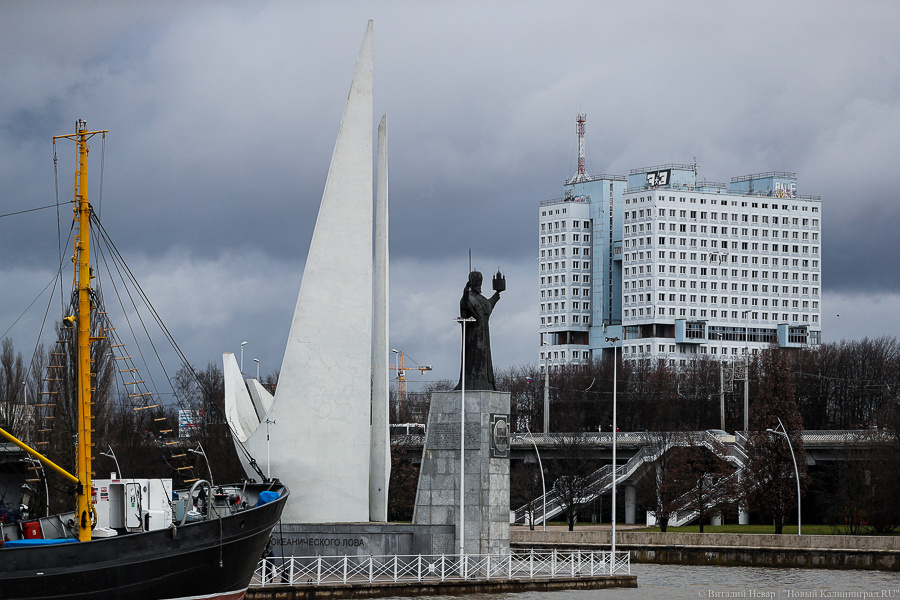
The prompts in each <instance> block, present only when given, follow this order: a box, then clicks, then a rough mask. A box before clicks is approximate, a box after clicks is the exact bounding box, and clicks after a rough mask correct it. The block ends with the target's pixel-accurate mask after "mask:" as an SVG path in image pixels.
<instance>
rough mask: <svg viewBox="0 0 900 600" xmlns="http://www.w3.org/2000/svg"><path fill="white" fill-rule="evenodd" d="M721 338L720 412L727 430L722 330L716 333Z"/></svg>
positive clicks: (723, 426) (723, 428)
mask: <svg viewBox="0 0 900 600" xmlns="http://www.w3.org/2000/svg"><path fill="white" fill-rule="evenodd" d="M716 335H717V336H718V338H719V413H720V414H721V419H720V420H721V427H720V429H721V430H722V431H725V363H724V362H723V359H722V354H724V353H725V346H724V345H723V344H722V332H721V331H720V332H719V333H717V334H716Z"/></svg>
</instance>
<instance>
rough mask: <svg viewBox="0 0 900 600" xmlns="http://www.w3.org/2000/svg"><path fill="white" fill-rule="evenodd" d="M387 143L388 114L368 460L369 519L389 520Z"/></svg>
mask: <svg viewBox="0 0 900 600" xmlns="http://www.w3.org/2000/svg"><path fill="white" fill-rule="evenodd" d="M387 146H388V144H387V115H385V116H383V117H381V124H380V125H378V160H377V161H376V163H377V170H376V173H377V174H376V176H375V289H374V294H375V313H374V314H375V329H374V332H373V336H374V342H373V345H372V353H373V356H372V449H371V456H370V459H369V465H370V467H369V520H371V521H379V522H387V516H388V515H387V500H388V484H389V481H390V477H391V441H390V431H389V426H390V425H389V424H390V413H389V410H390V408H389V407H390V403H389V396H390V374H389V373H388V356H390V342H389V338H388V331H389V330H390V328H389V327H388V325H389V323H390V320H389V308H390V307H389V298H390V294H389V258H390V252H389V245H388V238H389V236H388V151H387Z"/></svg>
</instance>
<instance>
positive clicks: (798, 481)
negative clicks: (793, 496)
mask: <svg viewBox="0 0 900 600" xmlns="http://www.w3.org/2000/svg"><path fill="white" fill-rule="evenodd" d="M779 427H780V428H781V431H778V428H779ZM766 431H768V432H769V433H777V434H778V435H783V436H784V439H786V440H787V443H788V448H789V449H790V451H791V460H793V461H794V476H795V477H796V478H797V535H800V470H799V469H798V468H797V457H796V456H794V446H793V445H792V444H791V438H790V436H789V435H788V434H787V430H786V429H785V428H784V423H782V422H781V419H778V427H776V428H775V429H766Z"/></svg>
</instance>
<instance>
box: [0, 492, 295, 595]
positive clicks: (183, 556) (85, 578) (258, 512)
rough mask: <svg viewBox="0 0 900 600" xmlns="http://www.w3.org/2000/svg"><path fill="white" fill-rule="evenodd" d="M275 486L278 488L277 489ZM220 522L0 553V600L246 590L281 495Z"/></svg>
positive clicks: (279, 509)
mask: <svg viewBox="0 0 900 600" xmlns="http://www.w3.org/2000/svg"><path fill="white" fill-rule="evenodd" d="M278 487H279V488H281V486H278ZM279 492H280V493H279V498H278V499H277V500H274V501H272V502H269V503H268V504H264V505H263V506H260V507H257V508H253V509H249V510H245V511H241V512H238V513H235V514H232V515H228V516H224V517H222V518H221V519H211V520H209V521H201V522H196V523H189V524H185V525H184V526H182V527H178V528H177V529H176V530H175V531H174V535H173V530H171V529H163V530H159V531H151V532H147V533H136V534H130V535H121V536H115V537H111V538H105V539H97V540H93V541H90V542H74V543H71V544H61V545H52V546H38V547H30V548H8V549H7V548H4V549H2V550H0V598H2V599H3V600H17V599H22V600H26V599H35V598H44V599H53V598H59V599H62V598H66V599H79V600H95V599H96V600H100V599H101V598H102V599H104V600H109V599H123V600H163V599H168V598H192V597H200V598H211V597H217V596H218V595H222V594H228V593H235V594H238V595H237V596H234V597H235V598H237V597H240V595H242V593H243V591H245V590H246V589H247V586H248V585H249V584H250V579H251V577H252V576H253V572H254V571H255V569H256V566H257V564H258V563H259V559H260V557H261V556H262V554H263V552H264V551H265V549H266V545H267V544H268V542H269V538H270V536H271V533H272V529H273V527H274V526H275V525H276V523H277V522H278V520H279V519H280V517H281V512H282V510H283V509H284V504H285V502H286V501H287V495H288V492H287V489H286V488H281V489H280V490H279Z"/></svg>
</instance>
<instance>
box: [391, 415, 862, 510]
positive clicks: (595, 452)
mask: <svg viewBox="0 0 900 600" xmlns="http://www.w3.org/2000/svg"><path fill="white" fill-rule="evenodd" d="M800 437H801V440H802V444H803V448H804V450H805V451H806V461H807V464H808V465H816V464H818V463H822V462H827V461H834V460H841V459H842V458H844V457H845V456H846V451H847V450H848V449H849V448H851V447H854V446H858V445H860V444H863V443H871V442H876V443H877V442H878V440H879V438H880V434H879V433H878V432H873V431H868V430H837V431H802V432H800ZM747 440H748V436H747V434H746V432H741V431H738V432H735V433H734V434H729V433H726V432H724V431H721V430H707V431H697V432H647V431H639V432H618V433H616V434H613V433H612V432H585V433H534V434H532V433H513V434H511V436H510V453H511V457H512V458H513V459H516V458H519V459H526V460H527V459H529V458H531V459H532V460H534V458H532V457H535V454H537V455H539V456H540V458H541V460H542V461H547V460H559V459H563V460H585V459H588V460H601V461H604V460H608V461H609V464H605V465H603V466H601V467H600V468H599V469H597V470H596V471H594V472H593V473H591V474H590V475H588V476H587V480H588V481H587V484H586V486H585V492H584V497H583V499H582V502H581V504H588V503H590V502H593V501H594V500H596V499H597V498H599V497H601V496H603V495H606V494H609V493H610V491H611V488H612V485H613V466H612V448H613V444H615V446H616V463H617V468H616V477H615V479H616V486H617V487H620V486H621V487H622V488H623V491H624V496H625V513H626V514H625V520H626V523H633V522H634V504H635V498H634V491H635V487H634V484H635V483H636V482H637V480H638V479H639V478H640V477H641V476H643V474H644V473H645V472H646V470H647V468H648V467H649V466H651V465H652V464H653V462H654V461H656V460H658V459H659V458H660V457H661V456H662V455H663V454H665V452H667V451H668V450H670V449H671V448H672V447H675V446H686V445H689V444H693V445H695V446H703V447H706V448H708V449H709V450H710V451H712V452H714V453H715V454H717V455H719V456H721V457H723V458H724V459H725V460H727V461H728V462H729V463H730V464H731V465H732V466H733V467H734V468H735V472H734V474H733V475H732V476H733V477H739V476H740V475H739V474H740V471H741V470H742V469H743V468H744V465H745V463H746V460H747V453H746V451H745V447H746V446H747ZM392 443H394V444H402V445H405V446H407V447H408V448H410V449H411V450H413V452H415V449H416V448H417V447H418V448H421V447H422V444H423V443H424V436H423V435H404V436H395V437H394V438H392ZM574 446H577V448H578V450H577V452H573V447H574ZM548 485H550V486H551V489H550V490H549V491H547V493H546V494H545V497H541V498H537V499H536V500H535V501H534V502H533V503H531V504H530V505H526V506H522V507H519V508H518V509H517V510H516V511H515V517H514V519H515V522H525V521H526V518H528V517H529V516H531V518H532V519H534V522H535V523H536V524H540V523H542V522H544V521H545V520H550V519H553V518H554V517H557V516H558V515H560V514H561V513H562V512H563V511H564V510H565V505H564V503H563V501H562V500H561V498H560V497H559V494H557V493H556V492H555V491H554V490H553V489H552V484H550V483H549V482H548ZM629 492H630V493H629ZM695 518H696V514H693V513H691V512H689V511H683V512H681V513H680V514H679V515H678V518H677V519H676V520H674V521H672V522H670V524H671V525H673V526H677V525H682V524H686V523H689V522H691V521H692V520H693V519H695Z"/></svg>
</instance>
